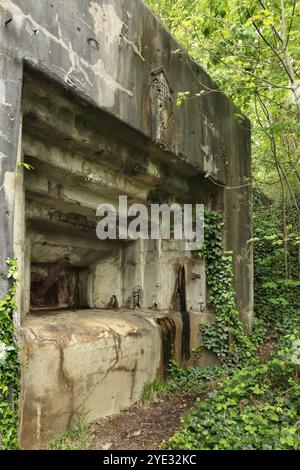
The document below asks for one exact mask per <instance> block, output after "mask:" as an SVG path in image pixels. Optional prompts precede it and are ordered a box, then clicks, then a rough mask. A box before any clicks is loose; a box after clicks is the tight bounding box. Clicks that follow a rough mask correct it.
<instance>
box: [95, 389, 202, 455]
mask: <svg viewBox="0 0 300 470" xmlns="http://www.w3.org/2000/svg"><path fill="white" fill-rule="evenodd" d="M198 395H199V393H197V392H187V393H182V394H177V395H175V396H168V397H165V398H164V399H161V400H159V401H157V402H156V403H153V402H152V403H144V404H137V405H135V406H132V407H130V408H129V409H128V410H125V411H123V412H122V413H120V414H119V415H116V416H112V417H106V418H102V419H101V420H99V421H98V422H96V423H94V424H92V425H91V426H90V429H89V433H90V437H91V439H92V442H93V446H92V448H94V449H102V450H158V449H160V448H161V446H162V443H163V441H164V440H167V439H168V438H170V437H171V436H172V435H173V434H174V432H175V431H176V430H177V429H178V428H179V426H180V420H181V418H182V417H183V416H185V415H186V414H187V412H188V411H189V410H190V409H191V408H192V407H193V406H194V404H195V402H196V399H197V396H198Z"/></svg>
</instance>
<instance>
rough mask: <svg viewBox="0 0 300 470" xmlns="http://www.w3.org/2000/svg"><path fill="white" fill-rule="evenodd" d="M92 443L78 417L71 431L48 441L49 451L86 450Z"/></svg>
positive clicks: (85, 427)
mask: <svg viewBox="0 0 300 470" xmlns="http://www.w3.org/2000/svg"><path fill="white" fill-rule="evenodd" d="M92 443H93V442H92V438H91V437H90V435H89V432H88V427H87V425H86V424H85V422H84V421H83V419H81V418H79V417H78V418H77V419H76V421H75V424H74V426H73V427H72V428H71V429H69V430H68V431H66V432H65V433H64V434H62V435H61V436H60V437H58V438H55V439H52V440H51V441H50V443H49V448H50V449H51V450H88V449H90V448H91V447H92Z"/></svg>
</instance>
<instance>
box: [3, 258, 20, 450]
mask: <svg viewBox="0 0 300 470" xmlns="http://www.w3.org/2000/svg"><path fill="white" fill-rule="evenodd" d="M6 263H7V266H8V272H7V278H8V279H9V280H10V282H11V286H10V289H9V291H8V294H7V295H6V296H5V297H4V298H3V299H1V300H0V449H1V450H12V449H17V448H18V436H17V428H18V405H19V392H20V363H19V355H18V347H17V343H16V339H15V335H14V325H13V314H14V312H15V310H16V301H15V294H16V283H17V278H18V269H17V262H16V260H14V259H8V260H7V261H6Z"/></svg>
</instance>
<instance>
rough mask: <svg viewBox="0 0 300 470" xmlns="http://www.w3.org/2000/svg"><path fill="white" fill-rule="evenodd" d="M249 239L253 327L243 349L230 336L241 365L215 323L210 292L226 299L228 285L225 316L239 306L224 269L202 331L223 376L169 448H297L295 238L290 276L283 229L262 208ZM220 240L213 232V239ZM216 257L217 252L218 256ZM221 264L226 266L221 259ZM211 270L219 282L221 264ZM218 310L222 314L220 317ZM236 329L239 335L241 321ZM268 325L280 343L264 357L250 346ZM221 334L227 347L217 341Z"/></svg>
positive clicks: (299, 326) (299, 324) (299, 343)
mask: <svg viewBox="0 0 300 470" xmlns="http://www.w3.org/2000/svg"><path fill="white" fill-rule="evenodd" d="M257 214H258V215H257ZM213 236H214V237H215V235H213ZM295 240H296V241H295ZM250 242H251V243H254V250H255V321H254V330H253V333H252V334H251V335H250V336H249V337H248V341H247V342H244V341H243V344H244V347H245V350H244V354H242V355H241V354H239V352H240V346H239V341H236V339H235V344H236V345H237V347H236V345H235V352H234V357H235V358H238V356H239V357H240V358H241V359H242V361H241V365H242V367H240V366H239V365H238V363H237V362H236V361H235V360H234V361H232V360H230V356H231V348H230V342H228V338H229V336H228V335H227V336H225V333H227V332H228V331H227V329H226V330H225V332H224V328H223V327H222V325H221V324H220V325H219V324H218V309H219V308H221V307H220V306H219V305H216V301H215V300H214V299H213V295H215V293H217V302H218V298H220V294H221V295H222V296H223V299H224V300H225V298H226V290H228V291H229V293H228V297H227V298H228V300H229V303H228V305H229V306H228V305H227V307H226V308H225V309H223V312H224V311H225V310H226V309H227V313H228V316H229V318H230V319H232V318H233V319H234V322H235V321H236V320H235V319H236V307H235V305H234V304H233V303H232V290H231V283H230V281H231V279H229V271H227V274H228V277H227V280H226V281H225V283H224V286H225V287H224V290H223V291H222V292H221V289H220V287H218V289H219V292H218V291H216V290H214V289H211V292H212V299H211V300H212V304H213V306H214V307H217V312H216V314H217V315H216V317H217V319H216V320H217V321H216V322H214V323H213V324H212V326H209V327H208V328H207V327H205V328H204V329H203V330H202V331H203V332H204V335H203V336H204V339H203V344H204V345H205V347H206V348H207V349H210V350H213V351H214V352H216V353H217V354H218V356H219V358H220V359H221V362H222V363H223V364H227V368H228V369H227V377H226V378H224V377H223V378H221V380H219V381H218V382H216V387H215V388H214V390H213V391H210V392H208V396H207V398H206V399H205V400H203V399H201V401H199V403H198V404H197V405H196V407H195V408H194V409H193V410H192V411H191V412H190V413H189V414H188V415H187V416H186V417H185V418H184V419H183V423H182V426H181V429H180V430H179V431H178V432H177V433H176V434H175V435H174V436H173V437H172V438H171V439H170V441H169V442H168V443H167V444H166V446H167V447H169V448H171V449H176V450H178V449H184V450H186V449H192V450H194V449H195V450H196V449H199V450H276V449H278V450H299V449H300V433H299V430H300V383H299V377H300V302H299V300H300V299H299V286H300V283H299V280H298V279H297V277H298V276H299V272H297V261H296V260H297V256H296V248H297V246H296V245H297V243H298V241H297V239H296V237H295V236H294V235H293V234H292V236H291V237H290V240H289V243H290V256H291V257H292V256H293V258H292V259H291V262H290V276H291V278H288V279H287V278H286V277H285V278H283V276H284V273H283V267H282V266H283V263H282V260H283V237H282V234H281V232H280V229H279V228H278V226H277V225H276V222H275V223H274V221H273V222H272V219H271V218H270V217H268V216H266V214H265V213H262V215H261V214H260V213H259V212H256V232H255V237H254V239H253V240H251V241H250ZM294 242H295V243H294ZM219 243H220V239H219V236H218V237H217V241H216V243H214V245H215V246H216V245H219ZM294 247H295V249H294ZM219 250H220V246H219ZM220 256H221V254H220V253H219V254H218V257H219V259H221V258H220ZM222 256H223V255H222ZM293 260H295V262H294V263H293ZM211 266H212V264H211ZM221 266H222V267H224V265H223V264H221ZM207 269H208V282H209V283H210V276H213V275H214V273H213V271H211V272H209V270H210V268H209V266H208V268H207ZM214 272H215V273H216V275H217V279H218V281H213V282H214V283H216V282H220V281H221V279H220V270H219V267H218V266H217V265H216V264H215V265H214ZM292 276H293V278H292ZM210 287H211V286H210ZM221 311H222V308H221ZM222 315H223V313H221V317H222ZM221 317H220V318H221ZM224 319H225V325H228V324H229V325H230V323H231V320H229V321H226V318H225V317H224V316H223V320H224ZM220 323H221V322H220ZM222 330H223V333H222ZM237 331H238V335H237V339H239V331H240V328H239V327H238V328H237ZM270 331H271V332H272V338H273V339H274V341H275V342H276V344H277V346H276V347H275V351H273V352H271V357H270V358H269V360H267V362H265V363H262V362H261V361H260V358H259V356H258V355H257V354H256V353H255V351H256V350H257V348H258V347H259V346H260V345H261V344H262V343H264V341H265V339H266V336H267V334H268V332H270ZM231 333H232V331H231ZM233 333H234V331H233ZM222 334H224V340H225V343H226V345H225V346H222V345H221V341H220V340H221V335H222ZM240 345H241V343H240ZM249 345H250V347H249ZM219 348H220V349H219ZM218 350H219V353H218ZM236 352H237V354H236ZM220 353H221V354H220ZM224 358H225V359H226V358H229V361H226V360H225V361H224ZM237 366H238V367H237Z"/></svg>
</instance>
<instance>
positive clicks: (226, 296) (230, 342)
mask: <svg viewBox="0 0 300 470" xmlns="http://www.w3.org/2000/svg"><path fill="white" fill-rule="evenodd" d="M204 228H205V230H204V246H203V248H202V250H201V251H196V252H194V253H193V255H194V256H199V257H202V258H204V259H205V262H206V280H207V286H208V289H209V292H210V296H209V299H208V301H209V303H210V304H211V305H212V307H213V310H214V313H215V319H214V321H213V322H212V323H211V324H209V325H204V326H202V327H201V333H202V344H201V347H202V348H206V349H208V350H209V351H212V352H214V353H215V354H217V356H218V358H219V359H220V361H221V362H222V363H226V364H228V365H229V364H231V365H234V364H241V363H243V362H244V361H245V360H247V359H248V358H249V357H250V356H251V354H252V352H253V345H252V344H251V341H250V340H249V337H248V336H247V334H246V333H245V332H244V328H243V325H242V322H241V321H240V318H239V313H238V310H237V307H236V302H235V293H234V289H233V286H232V278H233V272H232V254H231V253H229V252H224V249H223V237H222V228H223V223H222V218H221V215H220V214H219V213H218V212H214V211H207V212H206V214H205V227H204Z"/></svg>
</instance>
